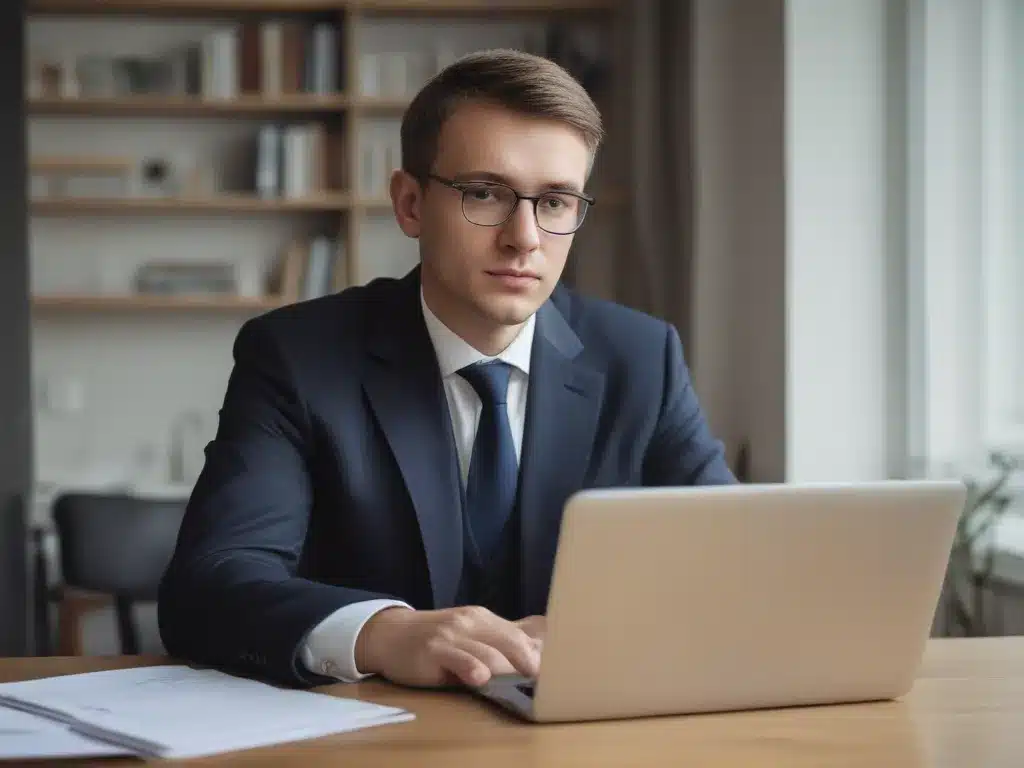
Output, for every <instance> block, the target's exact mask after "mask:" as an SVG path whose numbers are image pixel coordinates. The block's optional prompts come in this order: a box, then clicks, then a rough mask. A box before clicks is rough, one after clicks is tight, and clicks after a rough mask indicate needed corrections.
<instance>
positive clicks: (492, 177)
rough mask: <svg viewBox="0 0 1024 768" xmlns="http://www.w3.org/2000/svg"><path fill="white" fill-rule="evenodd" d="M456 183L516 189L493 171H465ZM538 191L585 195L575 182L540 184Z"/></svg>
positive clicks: (456, 178) (457, 175) (508, 180)
mask: <svg viewBox="0 0 1024 768" xmlns="http://www.w3.org/2000/svg"><path fill="white" fill-rule="evenodd" d="M453 178H454V179H455V181H495V182H498V183H499V184H507V185H508V186H510V187H513V188H515V187H516V184H515V182H513V181H512V179H510V178H509V177H508V176H504V175H502V174H500V173H494V172H493V171H464V172H463V173H458V174H455V176H454V177H453ZM538 189H542V190H544V191H549V190H550V191H557V192H575V193H576V194H578V195H579V194H583V190H582V189H580V186H579V184H577V183H576V182H573V181H549V182H546V183H544V184H539V185H538Z"/></svg>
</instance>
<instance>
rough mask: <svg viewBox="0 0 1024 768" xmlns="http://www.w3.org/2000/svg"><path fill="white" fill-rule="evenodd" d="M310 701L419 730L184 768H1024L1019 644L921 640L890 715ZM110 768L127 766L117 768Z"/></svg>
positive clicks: (2, 664) (861, 710)
mask: <svg viewBox="0 0 1024 768" xmlns="http://www.w3.org/2000/svg"><path fill="white" fill-rule="evenodd" d="M162 661H164V660H163V659H159V658H152V657H150V658H144V657H131V658H118V657H107V658H68V657H62V658H57V657H54V658H38V659H0V681H9V680H20V679H28V678H33V677H40V676H46V675H58V674H65V673H71V672H85V671H90V670H97V669H110V668H114V667H124V666H135V665H139V664H152V663H160V662H162ZM322 690H327V691H330V692H331V693H333V694H336V695H338V696H354V697H358V698H363V699H368V700H371V701H376V702H380V703H383V704H392V705H396V706H400V707H406V708H408V709H410V710H412V711H413V712H415V713H416V715H417V719H416V720H415V721H413V722H410V723H402V724H399V725H387V726H382V727H379V728H373V729H370V730H366V731H360V732H356V733H352V734H345V735H339V736H332V737H328V738H324V739H318V740H315V741H307V742H301V743H297V744H288V745H284V746H280V747H273V748H268V749H260V750H251V751H249V752H236V753H232V754H227V755H223V756H220V757H215V758H207V759H204V760H197V761H194V763H195V764H197V765H228V764H231V765H239V764H241V765H259V766H263V765H291V764H294V765H303V766H318V765H339V766H340V765H344V766H374V767H375V768H376V767H377V766H388V767H389V768H391V767H395V768H398V767H400V766H416V767H417V768H451V766H479V767H480V768H505V767H506V766H508V767H509V768H512V767H513V766H514V767H515V768H520V767H523V768H525V767H526V766H531V767H532V766H553V767H554V766H557V768H573V767H574V766H580V768H583V767H584V766H585V767H586V768H593V767H594V766H627V765H628V766H634V765H643V766H662V765H664V766H680V765H700V766H703V767H706V768H710V767H711V766H780V765H785V766H787V768H797V767H799V766H815V767H816V768H817V767H818V766H826V765H827V766H830V767H834V766H844V767H849V768H860V767H861V766H863V767H864V768H879V767H880V766H886V768H890V767H891V768H897V767H898V768H910V767H911V766H914V767H916V766H927V767H928V768H933V767H936V768H937V767H938V766H943V767H946V766H948V767H949V768H965V767H966V766H970V767H971V768H988V767H992V766H1006V767H1007V768H1009V767H1010V766H1014V768H1017V767H1019V766H1020V765H1022V764H1024V763H1022V760H1024V758H1022V755H1024V637H1019V638H992V639H979V640H932V641H931V643H930V646H929V648H928V651H927V654H926V657H925V662H924V666H923V669H922V671H921V675H920V678H919V680H918V682H917V684H916V686H915V687H914V690H913V691H912V692H911V694H910V695H909V696H908V697H906V698H905V699H904V700H901V701H896V702H883V703H877V704H857V705H841V706H833V707H816V708H805V709H789V710H771V711H763V712H743V713H735V714H725V715H703V716H696V717H665V718H650V719H644V720H629V721H620V722H605V723H587V724H579V725H528V724H523V723H520V722H518V721H516V720H514V719H512V718H511V717H508V716H505V715H503V714H501V713H500V712H499V711H498V710H496V709H494V708H492V707H490V706H489V705H488V704H487V703H486V702H481V701H478V700H476V699H474V698H472V697H471V696H469V695H464V694H460V693H450V694H437V693H426V692H421V691H408V690H404V689H399V688H397V687H392V686H389V685H387V684H384V683H381V682H372V683H361V684H359V685H353V686H345V685H336V686H330V687H328V688H325V689H322ZM65 764H66V763H65ZM111 764H112V765H113V764H119V765H126V763H125V762H123V761H111ZM127 764H129V765H130V764H131V763H127Z"/></svg>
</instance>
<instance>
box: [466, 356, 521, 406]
mask: <svg viewBox="0 0 1024 768" xmlns="http://www.w3.org/2000/svg"><path fill="white" fill-rule="evenodd" d="M459 376H461V377H462V378H464V379H465V380H466V381H468V382H469V383H470V385H471V386H472V387H473V389H475V390H476V393H477V395H479V397H480V400H481V401H483V402H484V403H490V404H493V405H504V404H505V398H506V395H507V394H508V381H509V379H510V378H511V376H512V366H510V365H509V364H508V363H506V362H503V361H501V360H492V361H489V362H486V363H474V364H473V365H467V366H466V367H465V368H462V369H461V370H459Z"/></svg>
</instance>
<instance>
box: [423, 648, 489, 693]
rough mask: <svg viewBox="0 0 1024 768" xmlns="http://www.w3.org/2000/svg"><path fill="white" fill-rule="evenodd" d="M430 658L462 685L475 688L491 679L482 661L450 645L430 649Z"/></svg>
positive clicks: (487, 668)
mask: <svg viewBox="0 0 1024 768" xmlns="http://www.w3.org/2000/svg"><path fill="white" fill-rule="evenodd" d="M431 656H432V658H433V660H434V661H435V662H436V663H437V664H438V666H440V667H441V669H443V670H445V671H446V672H449V673H451V674H452V675H455V677H456V678H458V680H459V681H460V682H461V683H462V684H464V685H468V686H470V687H473V688H476V687H479V686H481V685H484V684H485V683H486V682H487V681H488V680H490V679H491V670H490V668H489V667H488V666H487V665H486V664H485V663H484V662H483V661H481V660H480V659H479V658H477V657H476V656H474V655H473V654H472V653H469V652H468V651H465V650H463V649H462V648H458V647H456V646H454V645H451V644H450V643H444V644H438V645H437V646H435V647H434V648H432V649H431Z"/></svg>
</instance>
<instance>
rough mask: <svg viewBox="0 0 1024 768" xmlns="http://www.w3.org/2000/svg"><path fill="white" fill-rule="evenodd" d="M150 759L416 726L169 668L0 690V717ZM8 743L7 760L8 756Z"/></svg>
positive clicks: (373, 710)
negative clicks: (26, 718)
mask: <svg viewBox="0 0 1024 768" xmlns="http://www.w3.org/2000/svg"><path fill="white" fill-rule="evenodd" d="M4 708H6V709H7V710H8V713H7V716H8V718H9V717H10V711H17V712H22V713H27V714H29V715H34V716H36V717H41V718H45V719H47V720H48V721H49V722H50V723H52V724H55V725H57V724H59V725H61V726H63V727H64V728H66V729H67V730H68V731H70V732H72V733H73V734H75V735H77V736H78V737H80V739H81V745H82V749H83V752H82V755H85V754H86V751H85V750H86V749H87V747H90V746H91V748H92V749H93V750H94V751H93V752H92V753H91V754H95V750H96V749H97V748H98V747H97V746H96V745H97V744H100V745H107V746H108V747H110V748H119V749H123V750H126V751H127V752H128V753H129V754H132V755H136V756H138V757H142V758H179V759H181V758H192V757H203V756H206V755H213V754H219V753H223V752H231V751H235V750H241V749H251V748H255V747H264V746H270V745H273V744H281V743H285V742H293V741H301V740H305V739H313V738H319V737H321V736H328V735H332V734H338V733H345V732H348V731H354V730H358V729H362V728H369V727H373V726H377V725H385V724H389V723H400V722H406V721H409V720H412V719H413V718H414V715H413V714H412V713H411V712H408V711H406V710H403V709H399V708H396V707H387V706H383V705H379V704H373V703H370V702H365V701H360V700H356V699H350V698H342V697H338V696H331V695H329V694H326V693H319V692H316V691H306V690H298V689H289V688H279V687H276V686H273V685H270V684H268V683H264V682H260V681H257V680H252V679H249V678H245V677H236V676H234V675H230V674H228V673H225V672H221V671H219V670H214V669H197V668H194V667H190V666H187V665H179V664H168V665H160V666H153V667H136V668H131V669H118V670H108V671H102V672H86V673H81V674H74V675H61V676H57V677H48V678H42V679H39V680H26V681H20V682H13V683H3V684H0V710H3V709H4ZM4 756H5V755H4V747H3V744H2V740H0V759H3V758H4Z"/></svg>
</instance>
